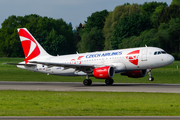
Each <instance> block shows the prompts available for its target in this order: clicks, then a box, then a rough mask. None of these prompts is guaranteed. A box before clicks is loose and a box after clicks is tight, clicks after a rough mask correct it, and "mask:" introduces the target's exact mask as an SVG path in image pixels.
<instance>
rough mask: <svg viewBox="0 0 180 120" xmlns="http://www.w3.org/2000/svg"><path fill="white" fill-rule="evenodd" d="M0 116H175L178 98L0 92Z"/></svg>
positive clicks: (179, 111)
mask: <svg viewBox="0 0 180 120" xmlns="http://www.w3.org/2000/svg"><path fill="white" fill-rule="evenodd" d="M0 95H1V97H0V108H1V109H0V116H179V115H180V101H179V100H180V94H175V93H174V94H173V93H129V92H126V93H124V92H122V93H121V92H52V91H0Z"/></svg>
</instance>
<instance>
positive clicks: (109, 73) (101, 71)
mask: <svg viewBox="0 0 180 120" xmlns="http://www.w3.org/2000/svg"><path fill="white" fill-rule="evenodd" d="M114 74H115V71H114V68H113V67H111V66H105V67H99V68H95V69H94V71H93V75H94V77H95V78H99V79H108V78H112V77H113V76H114Z"/></svg>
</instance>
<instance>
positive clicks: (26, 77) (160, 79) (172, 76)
mask: <svg viewBox="0 0 180 120" xmlns="http://www.w3.org/2000/svg"><path fill="white" fill-rule="evenodd" d="M20 61H23V58H0V81H38V82H40V81H45V82H49V81H53V82H82V81H83V80H84V79H85V76H83V77H81V76H78V77H66V76H55V75H46V74H42V73H37V72H31V71H27V70H22V69H19V68H16V66H12V65H5V64H3V63H18V62H20ZM177 66H178V67H179V69H177ZM152 76H153V77H154V78H155V80H154V81H153V82H150V81H148V74H147V75H146V77H143V78H138V79H137V78H128V77H127V76H121V75H120V74H116V75H115V76H114V77H113V79H114V81H115V83H180V79H179V78H180V61H175V62H174V63H173V64H171V65H169V66H166V67H163V68H158V69H153V70H152ZM90 79H92V81H93V82H104V80H103V79H96V78H94V77H91V78H90Z"/></svg>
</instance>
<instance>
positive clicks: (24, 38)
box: [18, 28, 50, 64]
mask: <svg viewBox="0 0 180 120" xmlns="http://www.w3.org/2000/svg"><path fill="white" fill-rule="evenodd" d="M18 33H19V37H20V40H21V44H22V47H23V50H24V55H25V57H26V59H25V64H27V63H28V61H29V60H32V59H34V58H37V57H42V56H50V55H49V54H48V53H47V52H46V51H45V50H44V49H43V48H42V46H41V45H40V44H39V43H38V42H37V41H36V39H35V38H34V37H33V36H32V35H31V33H30V32H29V31H28V30H27V29H26V28H20V29H18Z"/></svg>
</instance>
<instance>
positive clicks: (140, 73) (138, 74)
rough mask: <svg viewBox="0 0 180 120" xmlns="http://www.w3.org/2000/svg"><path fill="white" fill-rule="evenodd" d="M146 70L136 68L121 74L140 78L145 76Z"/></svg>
mask: <svg viewBox="0 0 180 120" xmlns="http://www.w3.org/2000/svg"><path fill="white" fill-rule="evenodd" d="M146 73H147V70H136V71H128V72H125V73H121V75H126V76H128V77H131V78H140V77H144V76H146Z"/></svg>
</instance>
